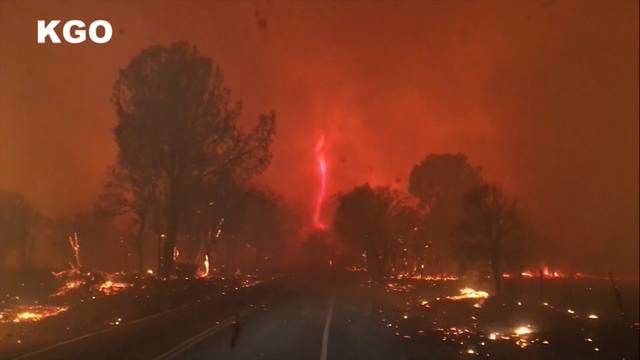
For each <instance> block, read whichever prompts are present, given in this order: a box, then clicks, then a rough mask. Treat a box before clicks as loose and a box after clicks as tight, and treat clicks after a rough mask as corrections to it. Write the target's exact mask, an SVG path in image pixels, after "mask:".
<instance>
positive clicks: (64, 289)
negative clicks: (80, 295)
mask: <svg viewBox="0 0 640 360" xmlns="http://www.w3.org/2000/svg"><path fill="white" fill-rule="evenodd" d="M84 283H85V282H84V281H83V280H67V282H65V283H64V285H62V286H61V287H60V288H59V289H58V291H56V292H55V293H54V294H52V295H51V296H54V297H55V296H62V295H65V294H67V293H68V292H69V291H71V290H74V289H77V288H79V287H80V286H82V285H84Z"/></svg>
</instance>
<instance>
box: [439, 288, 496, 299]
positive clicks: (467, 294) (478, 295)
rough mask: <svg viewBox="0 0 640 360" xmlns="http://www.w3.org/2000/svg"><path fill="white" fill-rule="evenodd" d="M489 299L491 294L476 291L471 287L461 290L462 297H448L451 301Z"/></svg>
mask: <svg viewBox="0 0 640 360" xmlns="http://www.w3.org/2000/svg"><path fill="white" fill-rule="evenodd" d="M488 297H489V293H488V292H486V291H482V290H474V289H472V288H470V287H466V288H464V289H460V295H455V296H447V299H449V300H463V299H486V298H488Z"/></svg>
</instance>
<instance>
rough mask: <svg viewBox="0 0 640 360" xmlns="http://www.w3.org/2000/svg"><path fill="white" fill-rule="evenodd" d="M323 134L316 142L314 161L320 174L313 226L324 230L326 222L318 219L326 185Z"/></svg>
mask: <svg viewBox="0 0 640 360" xmlns="http://www.w3.org/2000/svg"><path fill="white" fill-rule="evenodd" d="M323 150H324V135H321V136H320V139H318V142H317V143H316V149H315V152H316V162H317V163H318V172H319V174H320V188H319V189H318V195H317V197H316V207H315V210H314V213H313V226H315V228H316V229H320V230H325V229H326V228H327V224H325V223H324V222H323V221H322V220H321V219H320V214H321V212H322V205H323V203H324V197H325V192H326V186H327V160H326V158H325V156H324V151H323Z"/></svg>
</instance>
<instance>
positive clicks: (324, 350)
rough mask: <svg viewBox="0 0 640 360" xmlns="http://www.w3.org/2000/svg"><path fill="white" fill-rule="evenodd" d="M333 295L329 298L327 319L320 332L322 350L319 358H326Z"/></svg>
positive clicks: (325, 359) (321, 359)
mask: <svg viewBox="0 0 640 360" xmlns="http://www.w3.org/2000/svg"><path fill="white" fill-rule="evenodd" d="M334 302H335V296H334V295H331V300H329V311H327V320H326V321H325V322H324V331H323V332H322V350H321V352H320V360H327V348H328V347H329V328H330V327H331V317H332V316H333V303H334Z"/></svg>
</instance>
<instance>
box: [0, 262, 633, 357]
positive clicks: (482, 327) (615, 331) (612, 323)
mask: <svg viewBox="0 0 640 360" xmlns="http://www.w3.org/2000/svg"><path fill="white" fill-rule="evenodd" d="M264 280H265V281H264V282H260V283H255V281H249V282H248V281H245V282H241V281H238V280H222V279H217V280H215V279H206V280H205V279H199V280H187V279H174V280H168V281H160V280H156V279H152V278H150V277H134V278H131V277H129V278H127V275H121V276H120V277H116V278H114V281H115V282H117V281H122V282H125V283H126V282H128V283H130V284H133V285H132V286H131V287H128V288H125V289H123V290H121V291H120V292H117V293H115V294H111V295H106V294H104V293H103V292H100V291H99V290H97V289H99V286H98V285H99V284H101V283H104V281H105V279H103V278H100V279H97V280H96V282H95V284H86V286H85V287H84V288H79V289H74V290H73V291H69V292H68V293H67V294H65V295H63V296H58V297H50V296H47V297H46V300H43V299H44V298H43V297H42V296H40V300H38V301H41V302H46V303H47V304H50V305H56V304H57V305H59V306H67V307H68V309H67V310H66V311H64V312H61V313H60V314H58V315H56V316H51V317H49V318H45V319H42V320H40V321H36V322H28V321H26V322H17V323H16V322H13V321H8V320H7V319H5V322H3V323H0V331H1V336H2V340H0V358H2V359H5V358H6V359H13V358H21V359H211V358H215V359H318V358H320V359H424V358H431V359H460V358H469V359H472V358H491V359H623V358H625V359H637V358H638V314H637V311H638V310H637V309H638V302H637V301H638V287H637V282H629V283H620V289H621V290H622V294H623V299H624V301H625V308H626V309H627V312H628V314H626V317H624V318H623V317H621V316H620V314H619V309H618V305H617V303H616V300H615V297H614V296H613V291H612V289H611V287H610V285H609V283H608V282H607V281H604V280H598V279H554V280H548V281H545V282H543V283H540V282H539V281H537V280H535V279H530V280H513V281H508V282H507V283H506V284H505V296H504V297H503V299H501V300H500V301H497V300H496V299H493V298H491V297H489V298H488V299H483V298H471V299H457V300H454V299H451V298H450V297H454V296H456V295H459V294H460V292H459V290H460V289H461V288H464V287H472V288H474V289H476V290H486V289H490V288H491V287H490V284H489V283H488V282H484V281H477V280H476V281H473V282H472V281H465V280H451V281H426V280H390V281H389V282H388V283H385V284H373V283H371V282H369V281H367V279H366V276H365V275H364V274H362V273H350V272H338V273H333V274H316V275H309V274H307V275H304V276H300V275H298V276H282V277H278V278H275V279H264ZM43 283H46V282H43ZM43 287H44V286H43ZM19 289H20V288H19V287H18V288H15V287H14V288H13V289H11V290H12V291H13V292H14V293H15V292H19V291H18V290H19ZM55 290H56V288H55V287H50V289H48V290H47V291H44V290H42V292H45V293H46V292H55ZM74 291H75V293H74ZM24 293H25V294H26V293H28V291H24ZM22 296H23V297H21V298H20V299H15V296H14V297H11V296H10V295H5V302H4V307H5V308H9V307H11V306H15V305H16V304H20V303H24V302H28V301H36V300H35V299H37V298H38V296H35V295H33V294H32V295H31V297H29V296H28V295H22ZM590 315H591V316H590ZM596 317H597V318H596ZM323 356H324V357H323Z"/></svg>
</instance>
